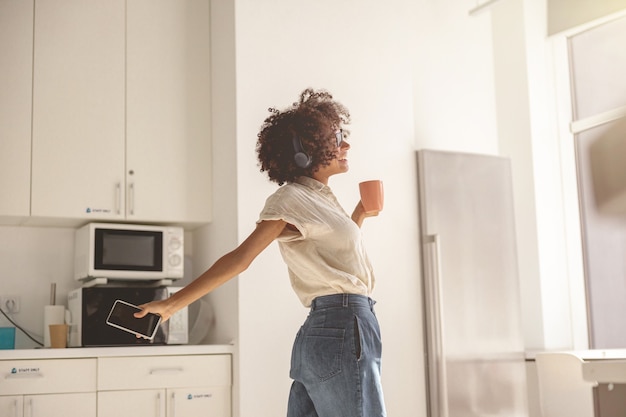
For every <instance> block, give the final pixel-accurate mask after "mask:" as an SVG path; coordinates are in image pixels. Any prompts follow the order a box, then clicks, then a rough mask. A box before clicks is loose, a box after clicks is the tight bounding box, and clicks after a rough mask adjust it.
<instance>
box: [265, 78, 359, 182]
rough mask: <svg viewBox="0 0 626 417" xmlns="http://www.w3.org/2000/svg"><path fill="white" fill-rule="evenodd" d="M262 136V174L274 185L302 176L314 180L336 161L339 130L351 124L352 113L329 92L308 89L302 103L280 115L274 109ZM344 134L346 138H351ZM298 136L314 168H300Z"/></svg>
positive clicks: (303, 95) (271, 109)
mask: <svg viewBox="0 0 626 417" xmlns="http://www.w3.org/2000/svg"><path fill="white" fill-rule="evenodd" d="M269 111H270V112H271V113H272V114H271V115H270V116H268V117H267V118H266V119H265V121H264V122H263V125H262V126H261V130H260V132H259V134H258V141H257V144H256V152H257V155H258V159H259V165H260V167H261V172H267V175H268V176H269V179H270V181H273V182H276V183H278V185H283V184H284V183H288V182H293V181H295V179H296V178H298V177H299V176H301V175H306V176H311V175H312V174H313V173H314V172H316V171H317V170H318V169H319V168H320V167H322V166H326V165H329V164H330V161H332V160H333V159H334V158H335V157H336V153H337V146H336V139H335V134H334V133H335V131H336V129H339V128H342V126H343V125H345V124H349V123H350V113H349V112H348V109H346V108H345V107H344V106H343V105H342V104H341V103H339V102H337V101H335V100H333V96H332V95H331V94H330V93H328V92H327V91H325V90H318V91H315V90H313V89H311V88H307V89H306V90H304V91H303V92H302V94H300V101H299V102H296V103H293V104H292V105H291V107H289V108H287V109H285V110H283V111H279V110H276V109H275V108H270V109H269ZM347 133H348V132H347V131H346V130H344V136H346V135H347ZM294 136H296V137H297V138H298V139H299V140H300V142H301V144H302V148H303V151H304V152H305V153H306V154H307V155H309V156H310V158H311V160H312V164H311V165H310V166H309V167H307V168H301V167H299V166H298V165H296V163H295V160H294V155H295V153H296V150H295V149H294V145H293V138H294Z"/></svg>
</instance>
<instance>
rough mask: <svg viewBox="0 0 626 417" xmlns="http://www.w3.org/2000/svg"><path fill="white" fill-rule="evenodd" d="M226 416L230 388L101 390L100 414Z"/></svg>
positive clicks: (114, 416)
mask: <svg viewBox="0 0 626 417" xmlns="http://www.w3.org/2000/svg"><path fill="white" fill-rule="evenodd" d="M144 416H145V417H157V416H158V417H161V416H163V417H176V416H178V417H196V416H198V417H200V416H202V417H227V416H230V388H229V387H205V388H195V387H194V388H176V389H160V390H133V391H109V392H99V393H98V417H144Z"/></svg>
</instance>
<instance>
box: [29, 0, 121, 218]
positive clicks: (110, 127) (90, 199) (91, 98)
mask: <svg viewBox="0 0 626 417" xmlns="http://www.w3.org/2000/svg"><path fill="white" fill-rule="evenodd" d="M124 9H125V5H124V0H107V1H105V2H102V1H98V0H37V2H36V4H35V17H36V18H35V53H34V76H33V149H32V208H31V214H32V216H43V217H70V218H92V217H93V218H94V219H123V218H124V217H125V213H124V204H125V193H124V189H125V183H124V170H125V156H124V153H125V142H126V138H125V121H126V118H125V85H124V84H125V56H124V50H125V36H124V33H125V10H124Z"/></svg>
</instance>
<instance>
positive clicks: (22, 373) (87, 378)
mask: <svg viewBox="0 0 626 417" xmlns="http://www.w3.org/2000/svg"><path fill="white" fill-rule="evenodd" d="M0 378H2V379H1V380H0V416H11V417H13V416H16V417H18V416H26V417H39V416H45V417H57V416H58V417H65V416H67V415H68V412H69V411H71V415H80V416H81V417H83V416H84V417H95V416H96V383H95V379H96V360H95V359H53V360H19V361H12V360H2V361H0Z"/></svg>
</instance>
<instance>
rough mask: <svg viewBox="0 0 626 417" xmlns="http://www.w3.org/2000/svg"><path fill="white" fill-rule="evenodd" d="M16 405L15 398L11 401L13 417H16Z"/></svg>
mask: <svg viewBox="0 0 626 417" xmlns="http://www.w3.org/2000/svg"><path fill="white" fill-rule="evenodd" d="M17 404H18V403H17V398H16V399H14V400H13V416H14V417H18V414H17Z"/></svg>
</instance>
